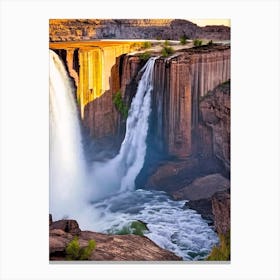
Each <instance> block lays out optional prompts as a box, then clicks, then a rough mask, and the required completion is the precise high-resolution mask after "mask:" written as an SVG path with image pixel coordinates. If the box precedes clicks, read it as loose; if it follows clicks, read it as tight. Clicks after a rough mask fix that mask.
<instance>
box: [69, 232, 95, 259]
mask: <svg viewBox="0 0 280 280" xmlns="http://www.w3.org/2000/svg"><path fill="white" fill-rule="evenodd" d="M95 247H96V243H95V241H94V240H93V239H91V240H89V242H88V246H87V247H84V248H80V244H79V240H78V237H77V236H75V237H74V239H73V240H72V241H70V242H69V243H68V245H67V247H66V260H80V261H83V260H88V259H89V257H90V255H91V253H92V251H93V250H94V249H95Z"/></svg>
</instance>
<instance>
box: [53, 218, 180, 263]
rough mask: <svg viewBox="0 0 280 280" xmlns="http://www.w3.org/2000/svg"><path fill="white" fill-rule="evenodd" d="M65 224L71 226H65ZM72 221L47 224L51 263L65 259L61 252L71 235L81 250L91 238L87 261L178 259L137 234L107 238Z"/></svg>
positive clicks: (63, 251)
mask: <svg viewBox="0 0 280 280" xmlns="http://www.w3.org/2000/svg"><path fill="white" fill-rule="evenodd" d="M69 225H71V226H70V227H69ZM77 226H78V223H77V222H76V221H74V220H60V221H56V222H53V223H51V225H50V230H49V254H50V260H52V261H63V260H65V259H66V252H65V249H66V247H67V245H68V244H69V242H70V241H72V240H73V238H74V236H78V240H79V245H80V247H81V248H83V247H86V246H87V245H88V241H89V240H91V239H93V240H95V242H96V249H95V250H93V252H92V254H91V255H90V257H89V260H90V261H178V260H182V258H180V257H178V256H176V255H175V254H173V253H171V252H169V251H167V250H165V249H162V248H160V247H159V246H157V245H156V244H155V243H154V242H152V241H151V240H150V239H149V238H147V237H145V236H138V235H133V234H129V235H108V234H103V233H97V232H91V231H81V230H80V229H79V226H78V227H77Z"/></svg>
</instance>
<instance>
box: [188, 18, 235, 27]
mask: <svg viewBox="0 0 280 280" xmlns="http://www.w3.org/2000/svg"><path fill="white" fill-rule="evenodd" d="M189 20H190V21H192V22H193V23H196V24H197V25H199V26H205V25H226V26H230V19H224V18H221V19H210V18H209V19H194V18H191V19H189Z"/></svg>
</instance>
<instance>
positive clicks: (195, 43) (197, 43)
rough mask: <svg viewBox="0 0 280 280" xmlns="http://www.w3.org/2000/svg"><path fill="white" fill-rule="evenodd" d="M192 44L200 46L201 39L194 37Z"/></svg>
mask: <svg viewBox="0 0 280 280" xmlns="http://www.w3.org/2000/svg"><path fill="white" fill-rule="evenodd" d="M193 45H194V46H195V47H199V46H201V45H202V40H199V39H195V40H194V41H193Z"/></svg>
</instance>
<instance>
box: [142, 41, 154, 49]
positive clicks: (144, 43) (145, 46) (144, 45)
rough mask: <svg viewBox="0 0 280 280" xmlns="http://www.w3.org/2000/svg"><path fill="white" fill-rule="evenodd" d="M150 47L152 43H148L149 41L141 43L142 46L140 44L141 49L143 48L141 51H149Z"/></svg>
mask: <svg viewBox="0 0 280 280" xmlns="http://www.w3.org/2000/svg"><path fill="white" fill-rule="evenodd" d="M151 46H152V43H151V42H149V41H145V42H143V44H142V48H143V49H149V48H150V47H151Z"/></svg>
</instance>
